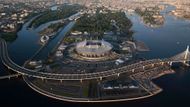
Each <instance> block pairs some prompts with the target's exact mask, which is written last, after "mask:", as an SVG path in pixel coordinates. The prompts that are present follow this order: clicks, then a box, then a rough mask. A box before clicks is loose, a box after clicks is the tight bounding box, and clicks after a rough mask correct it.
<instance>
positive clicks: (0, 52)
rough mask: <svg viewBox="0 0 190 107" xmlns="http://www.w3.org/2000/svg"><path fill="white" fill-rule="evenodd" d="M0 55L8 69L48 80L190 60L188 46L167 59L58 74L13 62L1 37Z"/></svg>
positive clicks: (97, 75)
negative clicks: (85, 71)
mask: <svg viewBox="0 0 190 107" xmlns="http://www.w3.org/2000/svg"><path fill="white" fill-rule="evenodd" d="M0 56H1V60H2V62H3V64H4V65H5V66H7V67H8V68H9V69H11V70H13V71H15V72H17V73H19V74H21V75H25V76H29V77H35V78H41V79H42V80H44V79H50V80H60V81H62V80H79V81H83V80H91V79H100V80H102V79H103V78H106V77H112V76H120V75H121V74H123V73H130V74H131V73H134V74H135V73H138V72H142V71H143V70H144V69H145V67H147V66H154V65H155V64H161V65H164V64H168V63H169V64H170V63H173V62H183V63H186V62H188V61H189V60H190V57H189V56H190V52H189V47H188V48H187V49H186V51H185V52H182V53H180V54H178V55H176V56H174V57H171V58H167V59H151V60H146V61H140V62H138V63H134V64H131V65H127V66H124V67H121V68H117V69H112V70H107V71H101V72H95V73H79V74H77V73H76V74H59V73H46V72H41V71H36V70H30V69H27V68H25V67H22V66H19V65H17V64H16V63H14V62H13V61H12V60H11V59H10V58H9V55H8V49H7V44H6V42H5V41H4V40H3V39H0ZM139 69H141V70H139Z"/></svg>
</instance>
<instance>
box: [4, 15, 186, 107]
mask: <svg viewBox="0 0 190 107" xmlns="http://www.w3.org/2000/svg"><path fill="white" fill-rule="evenodd" d="M130 19H131V20H132V21H133V24H134V25H133V28H132V29H133V30H134V31H135V34H134V37H135V38H136V39H137V40H141V41H144V42H145V43H146V44H147V45H148V46H149V47H150V49H151V51H150V52H145V53H142V56H144V57H146V58H165V57H170V56H173V55H175V54H177V53H179V52H182V51H183V50H185V48H186V46H187V45H190V22H189V21H187V20H183V19H177V18H175V17H174V16H170V15H166V16H165V19H166V22H165V24H164V25H163V27H161V28H158V29H150V28H147V27H145V26H144V25H143V24H142V23H141V22H140V20H139V17H138V16H137V15H133V16H130ZM25 26H27V24H26V25H25ZM25 26H24V27H25ZM38 39H39V36H38V35H37V34H36V33H35V32H34V31H26V29H25V28H23V29H22V31H20V32H19V33H18V39H17V40H16V41H15V42H13V43H10V44H9V51H10V56H11V58H12V59H13V60H14V61H15V62H16V63H18V64H20V65H22V64H23V63H24V61H25V60H27V58H29V57H31V56H32V55H33V53H35V51H36V50H37V49H39V47H40V46H39V44H38V43H37V42H38ZM5 74H8V72H7V69H6V68H5V67H4V66H3V65H2V64H0V75H5ZM155 82H156V83H157V85H159V86H160V87H162V88H163V90H164V91H163V92H161V93H160V94H158V95H156V96H153V97H150V98H147V99H142V100H136V101H129V102H116V103H101V104H98V103H96V104H87V103H85V104H81V103H68V102H63V101H58V100H54V99H51V98H48V97H46V96H43V95H41V94H38V93H37V92H35V91H33V90H32V89H30V88H29V87H28V86H27V85H26V84H25V83H24V82H23V81H22V80H21V79H11V80H0V105H6V106H23V107H26V106H27V107H28V106H31V107H34V106H48V107H56V106H60V107H61V106H62V107H63V106H65V107H67V106H75V107H79V106H80V107H81V106H91V107H97V106H108V107H109V106H110V107H115V106H121V107H130V106H133V107H142V106H143V107H163V106H173V107H178V106H182V107H183V106H185V105H189V101H190V92H189V90H190V83H189V82H190V71H183V70H182V71H180V73H176V74H172V75H167V76H163V77H161V78H159V79H157V80H155Z"/></svg>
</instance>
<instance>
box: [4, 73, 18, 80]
mask: <svg viewBox="0 0 190 107" xmlns="http://www.w3.org/2000/svg"><path fill="white" fill-rule="evenodd" d="M20 75H21V74H11V75H6V76H0V80H2V79H10V78H13V77H18V76H20Z"/></svg>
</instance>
